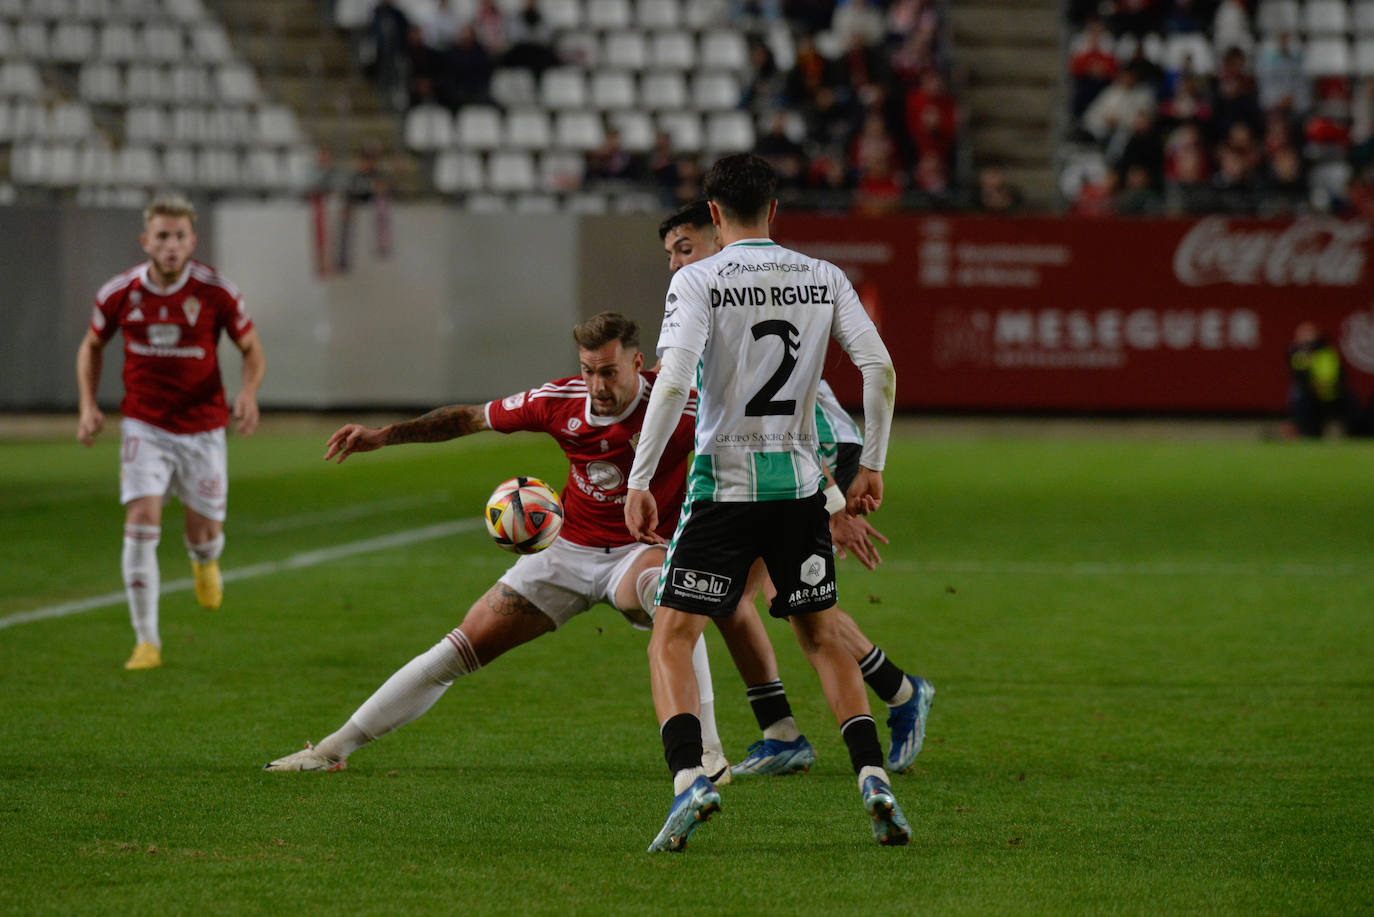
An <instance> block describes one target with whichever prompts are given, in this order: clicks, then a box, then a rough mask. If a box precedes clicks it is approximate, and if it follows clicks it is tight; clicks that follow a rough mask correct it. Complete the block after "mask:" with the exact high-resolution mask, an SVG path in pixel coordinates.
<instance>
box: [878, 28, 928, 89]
mask: <svg viewBox="0 0 1374 917" xmlns="http://www.w3.org/2000/svg"><path fill="white" fill-rule="evenodd" d="M934 39H935V36H934V33H928V32H925V31H918V32H912V33H911V34H910V35H907V36H906V37H905V38H904V39H902V41H901V43H900V44H899V45H898V47H897V48H896V50H894V51H893V52H892V54H891V55H890V56H889V57H888V61H887V63H888V67H889V68H890V69H891V71H892V78H893V80H894V81H895V83H896V85H898V86H909V85H912V84H914V83H918V82H920V79H921V74H922V73H925V72H926V71H927V70H929V69H931V68H932V67H934V66H935V55H934V53H933V51H932V47H933V45H934Z"/></svg>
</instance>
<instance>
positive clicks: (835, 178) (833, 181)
mask: <svg viewBox="0 0 1374 917" xmlns="http://www.w3.org/2000/svg"><path fill="white" fill-rule="evenodd" d="M811 188H812V200H813V201H814V203H815V207H816V209H817V210H824V211H829V212H832V213H845V212H847V211H848V210H849V209H850V205H851V204H852V202H853V200H854V185H853V183H852V182H851V181H850V176H849V170H848V169H847V168H845V164H844V160H843V159H841V158H840V157H838V156H821V157H817V158H814V159H812V160H811Z"/></svg>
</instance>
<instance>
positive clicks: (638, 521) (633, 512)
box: [625, 489, 668, 544]
mask: <svg viewBox="0 0 1374 917" xmlns="http://www.w3.org/2000/svg"><path fill="white" fill-rule="evenodd" d="M625 527H626V528H627V529H629V530H630V534H631V535H633V536H634V539H635V541H642V542H644V544H667V543H668V539H666V538H664V537H663V536H662V535H660V534H659V533H658V532H656V531H654V529H656V528H658V504H657V503H656V502H655V501H654V495H653V494H651V493H649V492H648V491H647V490H634V489H630V490H627V491H625Z"/></svg>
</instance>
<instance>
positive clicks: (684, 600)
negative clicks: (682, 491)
mask: <svg viewBox="0 0 1374 917" xmlns="http://www.w3.org/2000/svg"><path fill="white" fill-rule="evenodd" d="M682 513H683V523H682V525H681V526H679V528H678V531H677V534H676V535H675V536H673V543H672V544H671V545H670V546H669V548H668V557H667V558H666V559H665V561H664V572H663V580H662V584H661V587H660V589H659V595H658V604H660V605H662V606H664V607H666V608H676V609H679V610H681V611H689V612H692V613H693V614H701V615H708V616H710V617H713V618H723V617H729V616H730V615H731V614H733V613H734V611H735V607H736V606H737V605H739V600H740V597H741V596H742V595H743V594H744V585H745V581H746V580H748V579H749V567H750V565H751V564H753V562H754V559H755V558H758V557H762V558H763V562H764V563H765V564H766V565H767V566H768V575H769V576H770V577H771V578H772V580H773V585H774V586H776V587H777V590H778V595H777V598H775V599H774V600H773V605H772V607H771V608H770V609H769V613H770V614H772V615H773V617H775V618H785V617H788V616H789V615H797V614H809V613H811V612H817V611H823V610H824V609H826V608H829V607H831V606H832V605H834V604H835V602H836V600H837V597H838V593H837V590H836V589H835V552H834V548H833V546H832V545H831V541H830V518H829V516H827V515H826V512H825V496H824V495H823V494H819V493H818V494H816V495H815V496H811V497H806V498H804V499H801V500H769V501H765V502H758V503H717V502H715V501H713V500H697V501H695V502H689V503H687V504H686V505H684V506H683V508H682Z"/></svg>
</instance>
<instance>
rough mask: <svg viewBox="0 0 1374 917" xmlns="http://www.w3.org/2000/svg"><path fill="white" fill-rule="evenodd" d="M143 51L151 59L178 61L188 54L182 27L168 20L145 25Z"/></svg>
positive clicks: (169, 61)
mask: <svg viewBox="0 0 1374 917" xmlns="http://www.w3.org/2000/svg"><path fill="white" fill-rule="evenodd" d="M141 37H142V39H143V53H144V54H145V55H147V57H148V58H149V59H150V60H159V61H166V62H168V63H177V62H179V61H180V60H181V59H182V58H183V57H185V55H186V43H185V42H184V41H183V40H182V36H181V28H180V27H179V26H175V25H172V24H170V23H166V22H150V23H148V24H147V25H145V26H144V27H143V34H142V36H141Z"/></svg>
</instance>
